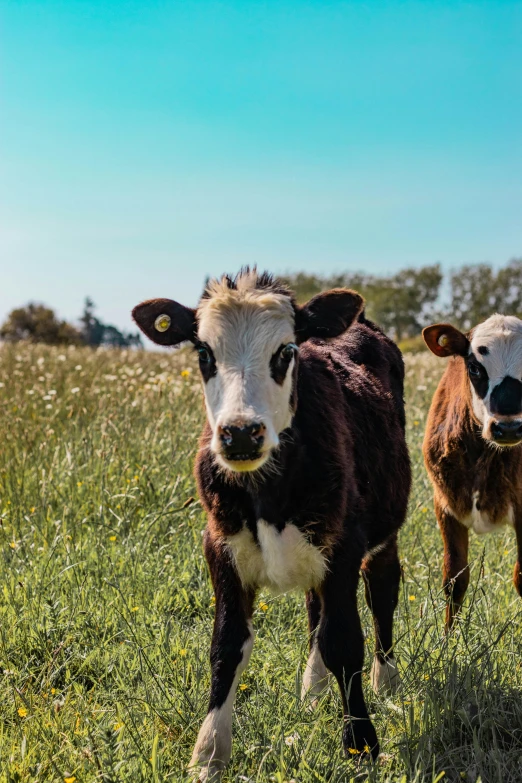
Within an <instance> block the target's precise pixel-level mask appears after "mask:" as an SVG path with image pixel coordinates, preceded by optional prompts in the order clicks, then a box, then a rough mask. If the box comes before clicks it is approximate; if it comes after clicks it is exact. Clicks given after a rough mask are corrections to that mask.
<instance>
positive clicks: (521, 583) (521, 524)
mask: <svg viewBox="0 0 522 783" xmlns="http://www.w3.org/2000/svg"><path fill="white" fill-rule="evenodd" d="M514 513H515V533H516V536H517V562H516V563H515V570H514V572H513V584H514V585H515V589H516V591H517V593H518V594H519V596H520V597H522V508H518V509H516V510H515V512H514Z"/></svg>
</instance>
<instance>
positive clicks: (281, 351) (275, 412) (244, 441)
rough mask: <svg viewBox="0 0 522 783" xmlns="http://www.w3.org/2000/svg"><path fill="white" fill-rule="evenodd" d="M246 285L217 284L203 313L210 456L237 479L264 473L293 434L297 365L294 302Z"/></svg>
mask: <svg viewBox="0 0 522 783" xmlns="http://www.w3.org/2000/svg"><path fill="white" fill-rule="evenodd" d="M246 282H247V281H245V280H244V281H243V283H244V286H243V287H242V286H241V285H239V286H238V289H237V290H231V289H229V288H227V287H226V286H223V285H221V284H218V283H216V284H215V285H214V287H211V288H210V291H209V294H210V296H208V297H207V298H204V299H202V301H201V302H200V305H199V307H198V310H197V322H198V331H197V339H198V342H197V343H196V348H197V349H198V353H199V362H200V368H201V373H202V376H203V380H204V392H205V403H206V408H207V416H208V421H209V423H210V426H211V429H212V440H211V443H210V448H211V449H212V451H213V452H214V453H215V455H216V457H217V459H218V461H219V462H220V463H221V464H222V465H223V466H224V467H227V468H231V469H232V470H237V471H250V470H256V469H257V468H259V467H261V465H263V463H265V462H266V460H267V459H268V458H269V456H270V453H271V451H272V449H275V448H277V446H278V445H279V435H280V433H281V432H282V431H283V430H284V429H286V428H287V427H288V426H290V424H291V421H292V415H293V411H292V406H291V397H292V388H293V383H294V377H293V376H294V373H293V370H294V366H295V363H296V361H297V346H296V345H295V339H296V338H295V327H294V309H293V306H292V302H291V300H290V299H289V297H288V296H285V295H284V294H278V293H273V292H270V291H263V290H257V289H252V288H249V287H247V286H246V285H245V283H246Z"/></svg>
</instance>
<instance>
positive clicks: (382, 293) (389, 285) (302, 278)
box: [284, 264, 442, 340]
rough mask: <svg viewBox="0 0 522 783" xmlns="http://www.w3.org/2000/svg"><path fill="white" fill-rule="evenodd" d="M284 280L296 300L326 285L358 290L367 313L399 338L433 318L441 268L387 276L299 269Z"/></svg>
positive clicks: (408, 270)
mask: <svg viewBox="0 0 522 783" xmlns="http://www.w3.org/2000/svg"><path fill="white" fill-rule="evenodd" d="M284 280H285V282H286V283H287V285H289V287H290V288H291V289H292V290H293V291H294V292H295V294H296V297H297V301H298V302H299V303H302V302H305V301H306V300H307V299H309V298H310V297H311V296H314V295H315V294H317V293H319V292H320V291H325V290H326V289H328V288H338V287H343V286H344V287H348V288H353V289H354V290H355V291H359V293H361V294H362V295H363V296H364V298H365V300H366V312H367V315H368V317H369V318H372V319H373V320H375V321H376V322H377V323H378V324H379V326H381V327H382V328H383V329H384V330H385V331H386V332H387V333H388V334H390V335H391V336H393V337H395V339H397V340H402V339H404V338H405V337H413V336H414V335H415V334H418V333H419V332H420V331H421V329H422V327H423V326H425V325H426V324H427V323H429V322H430V320H431V319H432V317H433V313H434V311H435V306H436V302H437V300H438V297H439V291H440V285H441V282H442V272H441V269H440V266H439V265H438V264H435V265H433V266H425V267H421V268H419V269H403V270H402V271H401V272H398V273H397V274H395V275H392V276H390V277H377V276H374V275H366V274H364V273H350V274H338V275H332V276H330V277H321V276H318V275H313V274H307V273H305V272H298V273H297V274H295V275H287V276H286V278H284Z"/></svg>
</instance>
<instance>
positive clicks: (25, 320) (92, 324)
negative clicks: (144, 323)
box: [0, 298, 142, 348]
mask: <svg viewBox="0 0 522 783" xmlns="http://www.w3.org/2000/svg"><path fill="white" fill-rule="evenodd" d="M94 311H95V305H94V302H93V301H92V300H91V299H89V298H87V299H86V300H85V304H84V308H83V312H82V314H81V316H80V319H79V324H80V325H79V326H75V325H74V324H71V323H68V322H67V321H61V320H60V319H59V318H58V317H57V315H56V313H55V312H54V310H52V309H51V308H50V307H46V306H45V305H43V304H35V303H34V302H30V303H29V304H28V305H25V307H17V308H16V309H15V310H12V311H11V312H10V313H9V315H8V316H7V319H6V321H5V322H4V323H3V324H2V326H0V339H2V340H5V341H6V342H13V343H14V342H19V341H21V340H26V341H28V342H32V343H46V344H47V345H89V346H91V347H93V348H97V347H99V346H110V347H114V348H130V347H133V346H135V347H141V346H142V342H141V337H140V334H139V332H136V333H132V332H122V331H120V330H119V329H117V328H116V326H112V325H111V324H105V323H103V322H102V321H101V320H100V319H99V318H98V317H97V316H96V315H95V314H94Z"/></svg>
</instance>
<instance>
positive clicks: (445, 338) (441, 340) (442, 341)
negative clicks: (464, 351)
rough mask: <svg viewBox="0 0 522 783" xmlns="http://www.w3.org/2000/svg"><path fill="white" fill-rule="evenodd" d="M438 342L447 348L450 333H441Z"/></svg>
mask: <svg viewBox="0 0 522 783" xmlns="http://www.w3.org/2000/svg"><path fill="white" fill-rule="evenodd" d="M437 342H438V344H439V345H440V347H441V348H445V347H446V346H447V344H448V342H449V340H448V335H447V334H441V336H440V337H439V339H438V340H437Z"/></svg>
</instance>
